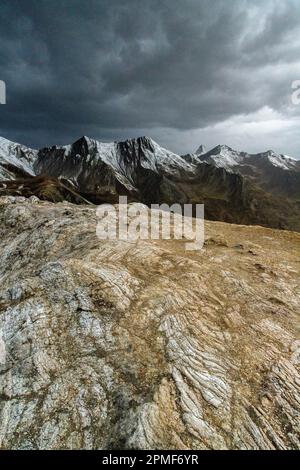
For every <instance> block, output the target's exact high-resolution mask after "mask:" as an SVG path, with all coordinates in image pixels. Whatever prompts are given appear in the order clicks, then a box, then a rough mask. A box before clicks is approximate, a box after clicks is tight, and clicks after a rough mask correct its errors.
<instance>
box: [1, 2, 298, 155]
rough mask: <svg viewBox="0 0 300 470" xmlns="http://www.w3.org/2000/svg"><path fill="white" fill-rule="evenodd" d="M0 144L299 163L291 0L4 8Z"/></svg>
mask: <svg viewBox="0 0 300 470" xmlns="http://www.w3.org/2000/svg"><path fill="white" fill-rule="evenodd" d="M0 79H1V80H4V81H5V82H6V86H7V104H6V105H0V135H2V136H4V137H7V138H9V139H11V140H14V141H19V142H22V143H25V144H27V145H30V146H33V147H40V146H46V145H47V146H48V145H52V144H66V143H69V142H72V141H74V140H75V139H77V138H78V137H80V136H81V135H88V136H90V137H94V138H97V139H99V140H105V141H106V140H120V139H125V138H128V137H134V136H139V135H148V136H150V137H152V138H154V139H155V140H157V141H158V142H159V143H160V144H161V145H163V146H165V147H168V148H170V149H171V150H173V151H176V152H178V153H187V152H192V151H194V150H195V149H196V147H198V146H199V145H200V143H203V144H204V145H206V146H207V147H213V146H215V145H217V144H221V143H224V144H227V145H230V146H231V147H234V148H237V149H243V150H245V151H248V152H256V151H263V150H266V149H269V148H273V149H274V150H276V151H279V152H281V153H285V154H289V155H291V156H294V157H296V158H300V132H299V130H300V105H299V106H296V105H293V104H292V101H291V93H292V90H291V84H292V82H293V81H294V80H297V79H299V80H300V1H299V0H263V1H262V0H126V1H125V0H60V1H59V0H26V1H25V0H19V1H18V0H1V2H0Z"/></svg>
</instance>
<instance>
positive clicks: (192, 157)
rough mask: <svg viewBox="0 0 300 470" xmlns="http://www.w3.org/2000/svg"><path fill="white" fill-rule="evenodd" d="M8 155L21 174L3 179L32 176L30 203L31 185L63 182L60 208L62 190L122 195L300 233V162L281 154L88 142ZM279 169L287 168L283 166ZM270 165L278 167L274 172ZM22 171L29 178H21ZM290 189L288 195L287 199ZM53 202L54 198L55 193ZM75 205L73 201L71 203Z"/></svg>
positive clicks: (11, 190) (11, 188)
mask: <svg viewBox="0 0 300 470" xmlns="http://www.w3.org/2000/svg"><path fill="white" fill-rule="evenodd" d="M6 142H8V141H6ZM3 149H4V150H2V155H0V157H1V160H0V165H2V166H3V164H4V165H6V167H7V165H8V164H10V165H11V168H13V169H14V172H15V174H14V173H13V172H11V173H10V175H9V178H7V175H4V178H3V177H2V179H10V180H14V179H16V178H17V181H19V179H18V178H19V177H20V176H22V177H23V178H24V177H25V176H26V174H27V176H28V178H29V180H28V182H27V183H26V187H27V193H26V195H27V194H31V195H32V194H33V195H38V194H36V193H35V192H34V191H35V189H32V191H31V193H30V185H31V184H33V181H32V179H31V178H32V176H33V175H38V176H41V175H42V176H43V177H45V178H46V177H50V178H52V179H53V178H56V179H57V180H58V181H59V182H60V183H57V187H56V189H57V192H56V193H55V195H54V196H53V197H52V199H51V198H50V200H53V201H57V200H60V198H61V194H64V193H65V189H63V188H61V187H60V186H59V184H63V185H64V187H68V188H70V190H72V191H73V192H75V193H78V195H79V196H80V197H83V198H84V199H85V200H88V201H91V202H93V203H97V204H99V203H101V202H113V203H114V202H117V201H118V196H119V195H120V194H126V195H128V196H129V199H130V200H133V201H140V202H143V203H145V204H148V205H149V204H151V203H162V202H165V203H168V204H172V203H180V204H184V203H190V202H193V203H201V202H204V203H205V206H206V217H208V218H210V219H214V220H223V221H227V222H234V223H244V224H263V225H267V226H271V227H275V228H288V229H293V230H300V207H299V205H297V204H295V203H293V202H291V201H289V200H288V199H286V197H287V196H289V195H290V194H291V195H292V196H294V195H295V191H296V190H295V191H294V189H293V188H294V186H295V187H296V188H298V189H299V185H297V182H298V178H299V177H300V171H298V168H300V162H297V161H293V160H292V159H288V158H287V157H281V156H277V154H275V153H274V152H273V153H272V154H271V153H270V152H269V153H268V152H267V153H265V154H258V155H248V154H246V153H245V152H237V151H234V150H232V149H230V148H229V147H227V146H218V147H215V149H212V150H211V151H209V152H206V153H204V152H205V149H204V147H203V146H200V147H199V149H198V150H197V152H196V153H195V154H189V155H185V156H179V155H176V154H175V153H173V152H170V151H168V150H166V149H164V148H162V147H160V146H159V145H158V144H157V143H156V142H154V141H153V140H152V139H150V138H148V137H139V138H136V139H129V140H126V141H124V142H112V143H102V142H98V141H97V140H94V139H90V138H88V137H85V136H84V137H82V138H80V139H79V140H77V141H76V142H74V143H73V144H72V145H66V146H61V147H58V146H53V147H50V148H43V149H41V150H39V151H33V150H31V149H27V150H26V148H24V147H23V146H19V145H18V144H13V143H6V145H5V146H3ZM5 149H6V152H8V153H6V154H5ZM278 159H279V160H278ZM278 161H280V162H281V163H282V162H287V163H282V165H281V166H280V165H278ZM3 162H4V163H3ZM16 163H17V164H16ZM266 165H269V166H270V165H271V166H272V167H273V172H272V171H270V169H269V167H268V166H266ZM264 168H267V170H266V171H265V172H264V171H263V169H264ZM293 168H294V169H293ZM4 169H5V167H4ZM18 171H22V172H23V174H21V175H20V174H19V175H18V174H17V172H18ZM265 173H267V174H265ZM282 174H283V175H284V176H282ZM272 178H273V179H272ZM291 180H292V181H293V180H294V182H295V184H294V186H293V185H292V184H291V182H290V181H291ZM286 181H287V182H288V184H287V183H286ZM23 183H24V181H23V182H22V184H20V185H19V187H16V184H15V183H11V182H7V181H6V182H5V183H4V184H3V183H2V188H0V194H11V195H24V194H23V187H24V186H23ZM43 184H44V183H43ZM286 184H287V186H288V190H289V193H288V194H283V192H284V186H285V185H286ZM36 186H37V185H36V184H35V185H34V188H35V187H36ZM276 186H277V187H279V190H278V191H277V193H276ZM28 187H29V191H28ZM53 187H54V185H53V180H51V188H53ZM43 194H45V191H44V192H43ZM47 194H50V195H51V191H47ZM277 194H280V195H281V196H284V199H283V198H282V197H280V198H279V197H277ZM71 196H72V194H71ZM46 199H47V197H46ZM68 200H71V201H72V197H71V199H70V198H69V199H68ZM75 202H77V201H75Z"/></svg>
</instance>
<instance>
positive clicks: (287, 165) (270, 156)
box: [257, 150, 297, 170]
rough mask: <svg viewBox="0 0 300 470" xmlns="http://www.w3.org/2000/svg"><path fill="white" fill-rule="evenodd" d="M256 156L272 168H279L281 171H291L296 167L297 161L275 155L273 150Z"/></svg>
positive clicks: (285, 156)
mask: <svg viewBox="0 0 300 470" xmlns="http://www.w3.org/2000/svg"><path fill="white" fill-rule="evenodd" d="M257 156H260V157H262V158H266V159H267V160H268V161H269V162H270V163H271V164H272V165H273V166H275V167H277V168H281V169H282V170H291V169H293V168H295V167H296V165H297V160H294V159H293V158H291V157H288V156H287V155H282V154H279V153H276V152H274V150H267V151H266V152H264V153H261V154H257Z"/></svg>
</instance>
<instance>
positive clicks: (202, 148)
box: [195, 144, 206, 155]
mask: <svg viewBox="0 0 300 470" xmlns="http://www.w3.org/2000/svg"><path fill="white" fill-rule="evenodd" d="M205 153H206V147H205V145H202V144H201V145H199V147H198V149H197V150H196V152H195V155H204V154H205Z"/></svg>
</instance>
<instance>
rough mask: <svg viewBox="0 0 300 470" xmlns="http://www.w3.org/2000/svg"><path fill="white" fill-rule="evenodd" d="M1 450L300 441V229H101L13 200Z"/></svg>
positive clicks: (7, 232) (7, 226) (1, 351)
mask: <svg viewBox="0 0 300 470" xmlns="http://www.w3.org/2000/svg"><path fill="white" fill-rule="evenodd" d="M0 219H1V225H0V230H1V237H0V244H1V246H0V250H1V266H0V270H1V273H0V275H1V292H0V308H1V310H0V447H1V448H2V449H11V448H20V449H37V448H39V449H62V448H68V449H76V448H86V449H91V448H93V449H103V448H104V449H124V448H146V449H162V448H166V449H295V448H297V449H299V448H300V437H299V431H300V426H299V425H300V419H299V418H300V416H299V412H300V392H299V389H300V375H299V365H300V364H299V362H300V357H299V356H300V337H299V315H300V276H299V271H300V234H296V233H292V232H287V231H285V232H283V231H276V230H271V229H266V228H261V227H250V226H247V227H246V226H236V225H230V224H224V223H220V222H208V223H206V242H205V246H204V249H202V250H201V251H196V252H188V251H186V250H185V243H184V241H183V240H182V241H181V240H178V241H172V240H171V241H161V240H157V241H145V240H144V241H138V242H127V241H100V240H98V238H97V236H96V222H97V218H96V212H95V208H93V207H92V206H84V205H82V206H75V205H72V204H69V203H58V204H52V203H49V202H39V201H37V200H36V199H35V198H32V199H31V200H29V199H27V200H24V199H22V198H1V199H0Z"/></svg>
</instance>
